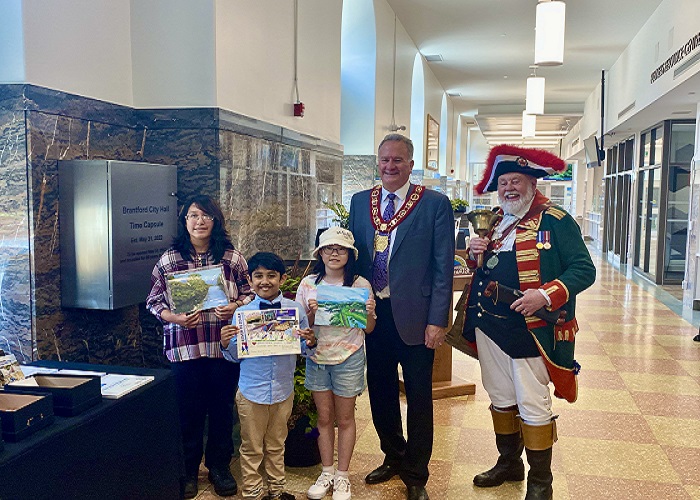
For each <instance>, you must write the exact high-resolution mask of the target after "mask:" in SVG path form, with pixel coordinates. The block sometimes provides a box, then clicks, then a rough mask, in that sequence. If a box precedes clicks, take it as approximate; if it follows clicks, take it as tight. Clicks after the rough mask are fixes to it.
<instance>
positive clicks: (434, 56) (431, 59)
mask: <svg viewBox="0 0 700 500" xmlns="http://www.w3.org/2000/svg"><path fill="white" fill-rule="evenodd" d="M425 60H426V61H428V62H442V61H443V59H442V56H441V55H440V54H431V55H429V56H425Z"/></svg>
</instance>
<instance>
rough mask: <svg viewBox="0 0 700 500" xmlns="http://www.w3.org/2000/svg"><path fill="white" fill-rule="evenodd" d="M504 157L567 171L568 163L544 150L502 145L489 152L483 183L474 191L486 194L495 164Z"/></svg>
mask: <svg viewBox="0 0 700 500" xmlns="http://www.w3.org/2000/svg"><path fill="white" fill-rule="evenodd" d="M503 155H506V156H522V157H523V158H525V159H526V160H527V161H529V162H532V163H535V164H537V165H541V166H543V167H548V168H551V169H553V170H554V171H555V172H563V171H564V170H566V162H565V161H564V160H562V159H561V158H559V157H558V156H556V155H554V154H552V153H550V152H549V151H545V150H543V149H533V148H521V147H518V146H513V145H511V144H500V145H498V146H494V147H492V148H491V151H490V152H489V156H488V159H487V160H486V170H485V171H484V176H483V177H482V178H481V182H479V184H477V185H476V186H475V187H474V191H476V193H477V194H484V192H485V191H484V190H485V189H486V188H487V187H488V185H489V180H490V179H491V172H493V167H494V165H493V164H494V162H495V161H496V158H497V157H498V156H503Z"/></svg>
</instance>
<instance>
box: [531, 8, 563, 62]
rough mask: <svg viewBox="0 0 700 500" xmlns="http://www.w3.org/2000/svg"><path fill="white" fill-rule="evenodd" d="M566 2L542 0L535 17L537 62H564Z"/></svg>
mask: <svg viewBox="0 0 700 500" xmlns="http://www.w3.org/2000/svg"><path fill="white" fill-rule="evenodd" d="M565 20H566V4H565V3H564V2H560V1H557V0H540V2H539V3H538V4H537V10H536V17H535V64H537V65H538V66H559V65H560V64H563V63H564V25H565Z"/></svg>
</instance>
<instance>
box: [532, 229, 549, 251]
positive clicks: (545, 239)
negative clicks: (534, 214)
mask: <svg viewBox="0 0 700 500" xmlns="http://www.w3.org/2000/svg"><path fill="white" fill-rule="evenodd" d="M550 238H551V235H550V232H549V231H537V244H535V246H536V247H537V249H538V250H542V249H543V248H544V249H545V250H549V249H550V248H552V243H551V242H550Z"/></svg>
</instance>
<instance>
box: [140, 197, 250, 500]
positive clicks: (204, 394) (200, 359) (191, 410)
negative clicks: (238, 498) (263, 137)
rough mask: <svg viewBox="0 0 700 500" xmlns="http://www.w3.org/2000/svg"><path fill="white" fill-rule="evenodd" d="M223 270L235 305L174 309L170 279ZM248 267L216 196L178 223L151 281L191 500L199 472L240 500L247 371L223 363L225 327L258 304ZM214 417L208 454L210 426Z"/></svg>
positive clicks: (189, 208) (199, 200)
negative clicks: (237, 399)
mask: <svg viewBox="0 0 700 500" xmlns="http://www.w3.org/2000/svg"><path fill="white" fill-rule="evenodd" d="M212 265H219V266H221V268H222V271H223V286H224V287H225V289H226V292H227V293H226V295H227V296H228V299H229V303H228V304H227V305H224V306H218V307H217V308H216V309H209V310H205V311H194V312H191V313H175V312H173V311H172V310H171V309H172V305H171V303H170V302H169V296H168V294H167V288H166V284H165V283H166V275H167V274H169V273H172V272H177V271H185V270H194V269H197V268H201V267H206V266H212ZM247 277H248V265H247V264H246V261H245V259H244V258H243V256H242V255H241V253H240V252H238V250H235V249H234V248H233V244H232V243H231V240H230V239H229V236H228V233H227V232H226V227H225V222H224V215H223V213H222V212H221V209H220V208H219V206H218V205H217V204H216V202H215V201H214V200H212V199H211V198H209V197H208V196H194V197H193V198H192V199H190V200H188V201H187V202H186V203H185V205H184V206H183V207H182V210H181V211H180V215H179V217H178V234H177V237H176V238H175V240H174V241H173V244H172V246H171V247H170V248H169V249H168V250H167V251H166V252H165V253H164V254H163V256H162V257H161V258H160V260H159V261H158V263H157V264H156V266H155V268H154V269H153V275H152V276H151V284H152V288H151V293H150V294H149V295H148V298H147V300H146V307H147V308H148V310H149V311H150V312H151V313H152V314H153V315H154V316H155V317H156V318H158V319H159V320H160V322H161V323H162V324H163V334H164V341H163V346H164V351H165V356H166V357H167V358H168V360H169V361H170V363H171V368H172V372H173V375H174V376H175V385H176V391H177V399H178V405H179V409H180V411H179V415H180V426H181V428H182V443H183V449H184V454H185V477H184V478H183V479H182V481H183V486H182V487H183V491H184V497H185V498H194V497H195V496H196V495H197V492H198V482H197V479H198V473H199V465H200V462H201V461H202V455H204V465H205V466H206V467H207V469H209V474H208V477H209V481H210V482H211V483H212V484H213V485H214V491H216V493H217V494H219V495H221V496H229V495H235V494H236V491H237V485H236V481H235V480H234V478H233V476H232V475H231V470H230V461H231V457H232V455H233V440H232V438H231V431H232V428H233V405H234V395H235V392H236V388H237V386H238V375H239V370H240V367H239V365H238V364H235V363H229V362H228V361H226V360H225V359H224V357H223V354H222V352H221V347H220V345H219V341H220V340H221V327H222V326H223V325H226V324H228V323H229V322H230V320H231V318H232V317H233V313H234V311H235V310H236V308H237V307H238V306H241V305H243V304H245V303H248V302H250V301H251V300H252V298H253V294H252V292H251V290H250V285H249V284H248V281H247ZM207 416H208V417H209V426H208V435H207V440H206V442H207V445H206V450H205V449H204V428H205V425H204V424H205V419H206V418H207Z"/></svg>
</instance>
